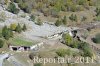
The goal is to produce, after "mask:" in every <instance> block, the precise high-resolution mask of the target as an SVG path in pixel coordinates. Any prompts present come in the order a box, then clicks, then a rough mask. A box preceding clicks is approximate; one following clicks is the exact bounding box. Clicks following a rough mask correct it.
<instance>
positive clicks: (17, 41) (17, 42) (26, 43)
mask: <svg viewBox="0 0 100 66" xmlns="http://www.w3.org/2000/svg"><path fill="white" fill-rule="evenodd" d="M35 43H36V42H32V41H28V40H24V39H23V38H13V39H12V40H11V44H13V45H17V46H31V45H34V44H35Z"/></svg>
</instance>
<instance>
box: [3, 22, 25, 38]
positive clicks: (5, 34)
mask: <svg viewBox="0 0 100 66" xmlns="http://www.w3.org/2000/svg"><path fill="white" fill-rule="evenodd" d="M22 30H23V31H26V30H27V28H26V25H25V24H24V25H23V27H21V26H20V24H19V23H18V25H17V26H16V24H11V25H10V28H8V27H7V26H4V27H3V29H2V36H3V37H4V39H6V40H9V38H12V37H13V31H15V32H18V33H21V32H22Z"/></svg>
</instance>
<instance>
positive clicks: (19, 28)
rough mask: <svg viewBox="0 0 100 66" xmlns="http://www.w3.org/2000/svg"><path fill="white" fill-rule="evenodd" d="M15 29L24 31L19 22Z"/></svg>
mask: <svg viewBox="0 0 100 66" xmlns="http://www.w3.org/2000/svg"><path fill="white" fill-rule="evenodd" d="M15 31H16V32H18V33H21V31H22V28H21V26H20V24H19V23H18V25H17V27H16V29H15Z"/></svg>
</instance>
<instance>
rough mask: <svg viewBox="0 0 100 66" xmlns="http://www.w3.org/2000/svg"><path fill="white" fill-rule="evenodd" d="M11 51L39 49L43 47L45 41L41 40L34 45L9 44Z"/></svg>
mask: <svg viewBox="0 0 100 66" xmlns="http://www.w3.org/2000/svg"><path fill="white" fill-rule="evenodd" d="M8 47H9V49H10V50H11V51H30V50H38V49H40V48H41V47H43V42H40V43H38V44H35V45H32V46H13V45H9V46H8Z"/></svg>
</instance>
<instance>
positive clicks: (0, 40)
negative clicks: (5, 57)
mask: <svg viewBox="0 0 100 66" xmlns="http://www.w3.org/2000/svg"><path fill="white" fill-rule="evenodd" d="M3 45H4V41H3V40H2V39H0V48H2V47H3Z"/></svg>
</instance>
